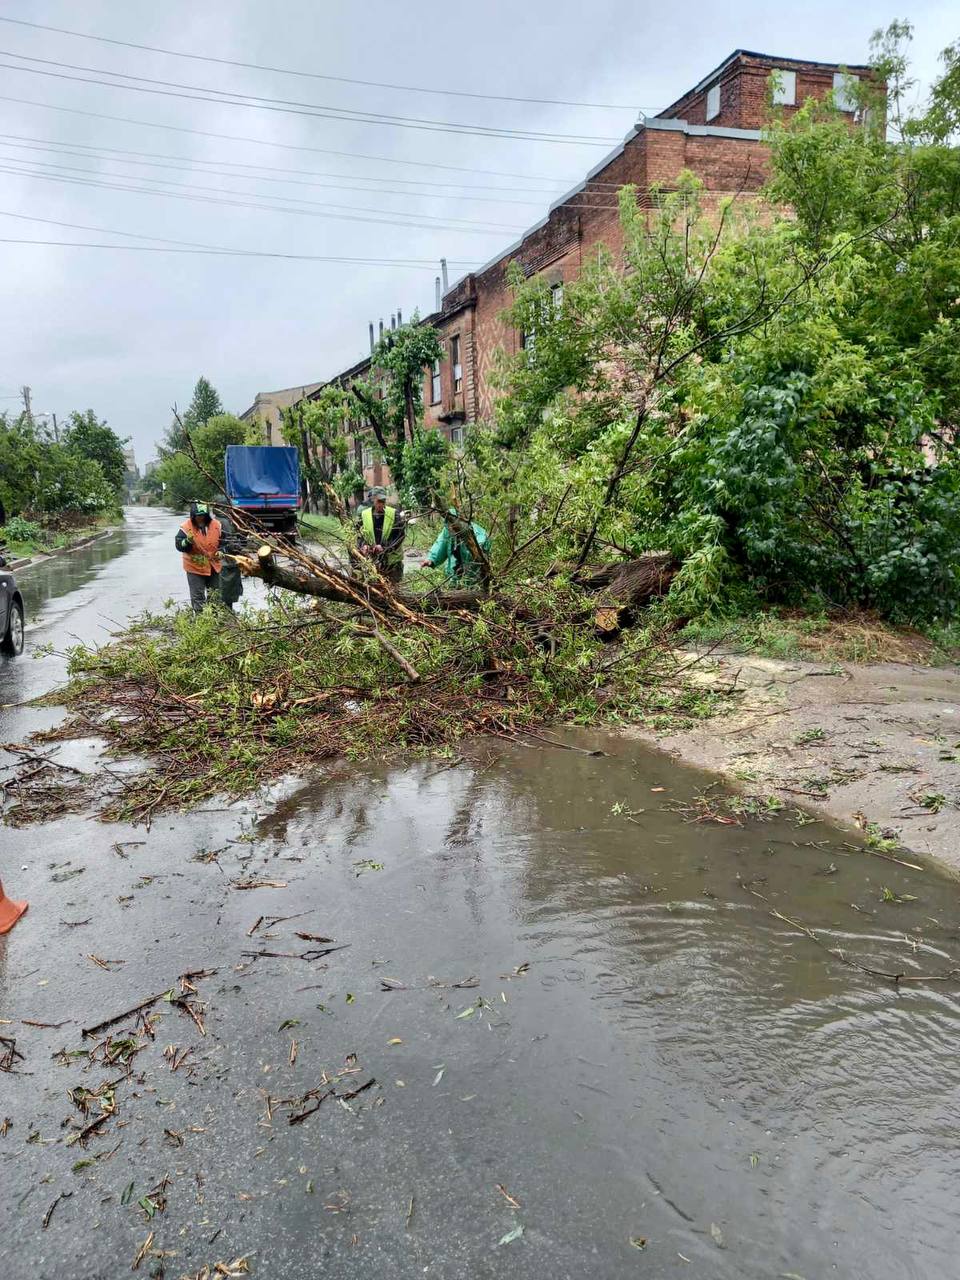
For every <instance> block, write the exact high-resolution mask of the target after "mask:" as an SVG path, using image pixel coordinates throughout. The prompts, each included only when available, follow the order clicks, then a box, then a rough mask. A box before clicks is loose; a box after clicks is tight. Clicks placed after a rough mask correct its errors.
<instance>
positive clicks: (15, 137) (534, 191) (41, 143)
mask: <svg viewBox="0 0 960 1280" xmlns="http://www.w3.org/2000/svg"><path fill="white" fill-rule="evenodd" d="M0 138H2V139H6V140H8V141H9V142H11V143H22V144H23V145H24V146H25V147H26V146H28V145H29V146H33V147H36V148H38V149H51V148H55V147H61V148H67V147H68V148H70V149H71V151H76V150H77V149H81V150H83V151H94V152H111V153H113V154H114V155H119V156H136V157H137V158H138V159H139V160H143V159H150V160H175V161H178V162H180V163H181V164H185V165H195V164H197V165H200V164H202V165H207V166H209V165H214V164H216V165H220V166H222V167H223V168H225V169H255V170H258V171H262V172H263V173H265V174H272V173H282V174H294V175H297V176H298V177H301V178H334V179H343V180H344V181H347V182H380V183H384V182H401V183H403V185H404V186H410V187H414V186H415V187H441V188H443V189H444V191H448V192H454V193H456V195H457V196H461V195H462V194H463V192H467V193H468V194H469V196H470V198H471V199H480V198H481V197H480V196H479V195H478V194H476V193H478V192H483V191H486V192H504V193H506V194H508V195H536V196H542V197H549V196H554V197H556V196H557V195H559V194H560V193H561V192H562V191H563V190H564V189H565V188H567V189H569V187H570V185H571V184H570V183H569V182H568V183H566V184H564V183H557V184H556V186H555V187H552V188H550V189H549V190H548V189H547V188H545V187H491V186H470V185H468V184H466V183H460V182H456V183H454V182H431V181H425V180H423V179H417V178H399V177H390V178H378V177H372V176H370V177H368V176H367V175H366V174H355V173H354V174H351V173H323V172H317V171H316V170H313V169H284V168H280V167H278V166H276V165H267V164H248V163H244V162H243V161H239V160H224V159H223V158H222V157H221V156H218V157H217V158H216V159H214V160H208V159H205V158H203V157H199V156H171V155H168V154H166V153H165V152H161V151H135V150H132V149H131V148H129V147H108V146H105V145H104V144H102V143H96V144H92V143H88V142H73V141H62V140H60V139H58V138H52V139H51V138H37V137H34V136H32V135H30V134H22V133H2V134H0ZM98 158H101V157H98ZM237 176H238V177H241V176H244V177H245V176H247V175H240V174H238V175H237ZM251 176H256V177H259V176H260V173H259V172H258V173H257V174H254V175H251ZM311 185H317V186H319V185H322V184H319V183H317V184H311ZM589 185H590V186H591V188H603V187H608V188H610V189H612V190H614V191H618V190H619V189H620V187H621V186H622V185H623V183H621V182H605V181H602V180H601V179H598V178H591V179H590V180H589ZM343 190H356V191H370V192H374V191H376V190H377V188H374V187H344V188H343ZM402 194H406V195H414V194H416V193H415V192H404V193H402ZM427 194H430V195H433V194H437V193H435V192H428V193H427ZM450 198H455V197H454V196H451V197H450ZM489 198H490V197H489V196H488V197H487V199H489ZM502 203H504V204H512V203H515V202H514V201H509V200H507V201H503V202H502ZM520 203H524V204H526V203H528V202H527V201H522V202H520Z"/></svg>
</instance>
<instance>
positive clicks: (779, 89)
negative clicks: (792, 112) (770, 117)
mask: <svg viewBox="0 0 960 1280" xmlns="http://www.w3.org/2000/svg"><path fill="white" fill-rule="evenodd" d="M773 103H774V106H777V107H795V106H796V105H797V73H796V72H795V71H783V70H781V69H779V68H778V69H777V70H776V71H775V72H774V73H773Z"/></svg>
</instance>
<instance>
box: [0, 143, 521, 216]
mask: <svg viewBox="0 0 960 1280" xmlns="http://www.w3.org/2000/svg"><path fill="white" fill-rule="evenodd" d="M81 158H82V159H90V157H81ZM0 161H2V162H3V163H5V164H8V165H9V164H19V165H26V164H32V165H37V166H42V168H43V169H53V170H57V171H59V172H62V173H79V174H81V175H83V176H84V177H89V178H94V179H96V178H99V174H100V171H99V170H96V169H83V168H79V167H78V166H77V165H68V164H53V163H52V162H50V161H43V160H34V159H30V160H23V159H21V158H20V157H19V156H0ZM117 163H122V162H117ZM102 176H103V177H104V178H110V179H116V180H119V181H122V182H132V181H134V180H136V181H138V182H149V183H151V184H157V185H158V186H164V187H176V188H178V189H179V190H182V191H198V192H200V193H202V194H205V195H213V196H220V195H229V196H239V197H241V198H242V199H249V198H250V197H251V196H252V195H254V194H256V193H254V192H250V191H236V190H234V189H233V188H232V187H204V186H199V185H197V184H195V183H188V182H173V181H171V180H170V179H169V178H150V177H142V176H141V175H140V174H128V173H112V172H111V171H110V170H104V171H103V175H102ZM228 176H229V175H228ZM156 194H157V195H166V194H169V193H167V192H164V191H158V192H157V193H156ZM259 198H260V199H261V200H271V201H278V202H282V203H280V204H278V205H277V210H278V212H294V213H296V212H303V210H299V209H298V208H293V207H291V208H289V209H288V208H287V206H299V205H307V206H308V207H309V209H311V210H312V209H319V210H323V211H324V212H329V211H333V212H334V213H336V214H355V213H375V214H378V215H380V216H381V217H382V216H383V215H385V214H389V215H390V216H393V215H394V214H395V215H396V216H397V217H401V218H408V217H412V218H416V219H417V220H418V221H420V222H421V223H425V224H428V225H432V224H437V223H439V224H441V225H442V226H444V227H445V228H447V229H450V230H461V229H463V230H473V231H477V230H479V231H490V232H499V231H506V232H509V233H511V234H516V232H517V231H519V230H520V228H519V227H514V226H507V225H505V224H504V223H502V222H481V221H479V220H477V219H469V218H453V217H442V218H441V217H435V216H434V215H433V214H429V213H417V212H414V213H407V212H406V211H405V210H402V209H400V210H391V209H377V208H370V207H369V206H367V205H348V204H323V203H321V202H320V201H317V200H307V199H305V198H304V197H302V196H284V195H272V194H268V195H265V196H260V197H259ZM266 207H267V208H273V207H274V206H273V205H267V206H266Z"/></svg>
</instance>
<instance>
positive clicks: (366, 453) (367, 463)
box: [361, 440, 373, 471]
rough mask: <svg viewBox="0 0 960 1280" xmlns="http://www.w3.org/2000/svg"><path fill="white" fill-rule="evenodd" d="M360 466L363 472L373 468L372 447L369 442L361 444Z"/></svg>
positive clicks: (365, 441)
mask: <svg viewBox="0 0 960 1280" xmlns="http://www.w3.org/2000/svg"><path fill="white" fill-rule="evenodd" d="M361 465H362V467H363V469H364V471H369V470H370V468H371V467H372V466H373V445H372V443H371V442H370V441H369V440H364V442H363V453H362V455H361Z"/></svg>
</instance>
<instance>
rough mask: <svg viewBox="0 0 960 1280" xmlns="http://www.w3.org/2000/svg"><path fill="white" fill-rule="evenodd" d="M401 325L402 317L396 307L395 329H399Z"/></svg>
mask: <svg viewBox="0 0 960 1280" xmlns="http://www.w3.org/2000/svg"><path fill="white" fill-rule="evenodd" d="M402 324H403V316H402V315H401V314H400V308H399V307H397V328H398V329H399V328H400V326H401V325H402Z"/></svg>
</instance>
